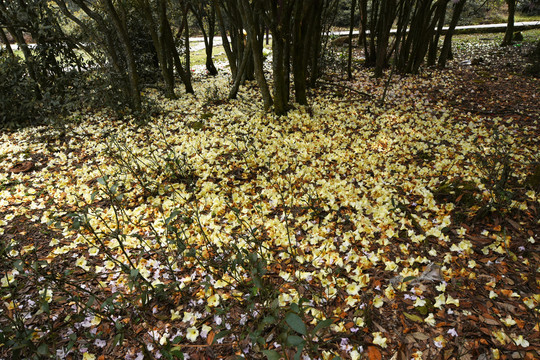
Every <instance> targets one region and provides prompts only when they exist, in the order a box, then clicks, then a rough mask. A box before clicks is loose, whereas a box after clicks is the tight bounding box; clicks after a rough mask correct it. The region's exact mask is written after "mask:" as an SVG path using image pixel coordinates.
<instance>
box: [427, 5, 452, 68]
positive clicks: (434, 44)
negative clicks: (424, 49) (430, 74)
mask: <svg viewBox="0 0 540 360" xmlns="http://www.w3.org/2000/svg"><path fill="white" fill-rule="evenodd" d="M448 2H449V0H446V1H445V4H444V6H441V7H439V9H438V11H437V13H436V15H435V16H436V18H437V19H438V24H437V32H436V33H435V36H434V37H433V39H432V40H431V42H430V44H429V50H428V58H427V65H428V66H433V65H435V63H436V62H437V50H438V48H439V39H440V38H441V34H442V31H443V26H444V20H445V18H446V8H447V7H448Z"/></svg>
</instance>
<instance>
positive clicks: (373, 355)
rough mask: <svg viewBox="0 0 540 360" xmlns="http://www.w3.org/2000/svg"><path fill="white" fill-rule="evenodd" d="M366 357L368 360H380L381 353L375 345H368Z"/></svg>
mask: <svg viewBox="0 0 540 360" xmlns="http://www.w3.org/2000/svg"><path fill="white" fill-rule="evenodd" d="M368 359H369V360H381V359H382V355H381V352H380V351H379V349H377V348H376V347H375V346H368Z"/></svg>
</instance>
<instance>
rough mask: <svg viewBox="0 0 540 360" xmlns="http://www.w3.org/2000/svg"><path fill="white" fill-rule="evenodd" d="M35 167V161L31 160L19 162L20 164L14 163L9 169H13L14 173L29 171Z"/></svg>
mask: <svg viewBox="0 0 540 360" xmlns="http://www.w3.org/2000/svg"><path fill="white" fill-rule="evenodd" d="M33 168H34V163H33V162H31V161H24V162H22V163H18V164H15V165H13V166H12V167H11V168H10V169H9V171H11V172H12V173H15V174H17V173H21V172H27V171H30V170H32V169H33Z"/></svg>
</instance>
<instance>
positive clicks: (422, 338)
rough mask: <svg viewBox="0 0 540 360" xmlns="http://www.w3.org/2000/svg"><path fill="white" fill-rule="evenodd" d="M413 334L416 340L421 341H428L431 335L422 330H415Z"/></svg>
mask: <svg viewBox="0 0 540 360" xmlns="http://www.w3.org/2000/svg"><path fill="white" fill-rule="evenodd" d="M412 336H414V338H415V339H416V340H420V341H426V340H428V339H429V336H428V335H426V334H424V333H421V332H415V333H413V334H412Z"/></svg>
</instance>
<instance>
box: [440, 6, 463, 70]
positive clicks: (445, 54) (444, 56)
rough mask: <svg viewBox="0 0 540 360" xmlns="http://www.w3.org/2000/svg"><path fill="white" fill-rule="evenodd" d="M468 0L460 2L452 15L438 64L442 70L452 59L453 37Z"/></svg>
mask: <svg viewBox="0 0 540 360" xmlns="http://www.w3.org/2000/svg"><path fill="white" fill-rule="evenodd" d="M466 1H467V0H459V1H458V2H457V3H456V4H455V5H454V13H453V14H452V19H451V20H450V25H449V26H448V30H447V31H446V35H445V36H444V42H443V46H442V49H441V53H440V55H439V60H438V62H437V66H438V67H440V68H444V67H445V66H446V61H447V60H448V59H449V58H450V56H451V52H452V35H453V34H454V30H455V29H456V26H457V24H458V21H459V17H460V16H461V12H462V11H463V8H464V6H465V2H466Z"/></svg>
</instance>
